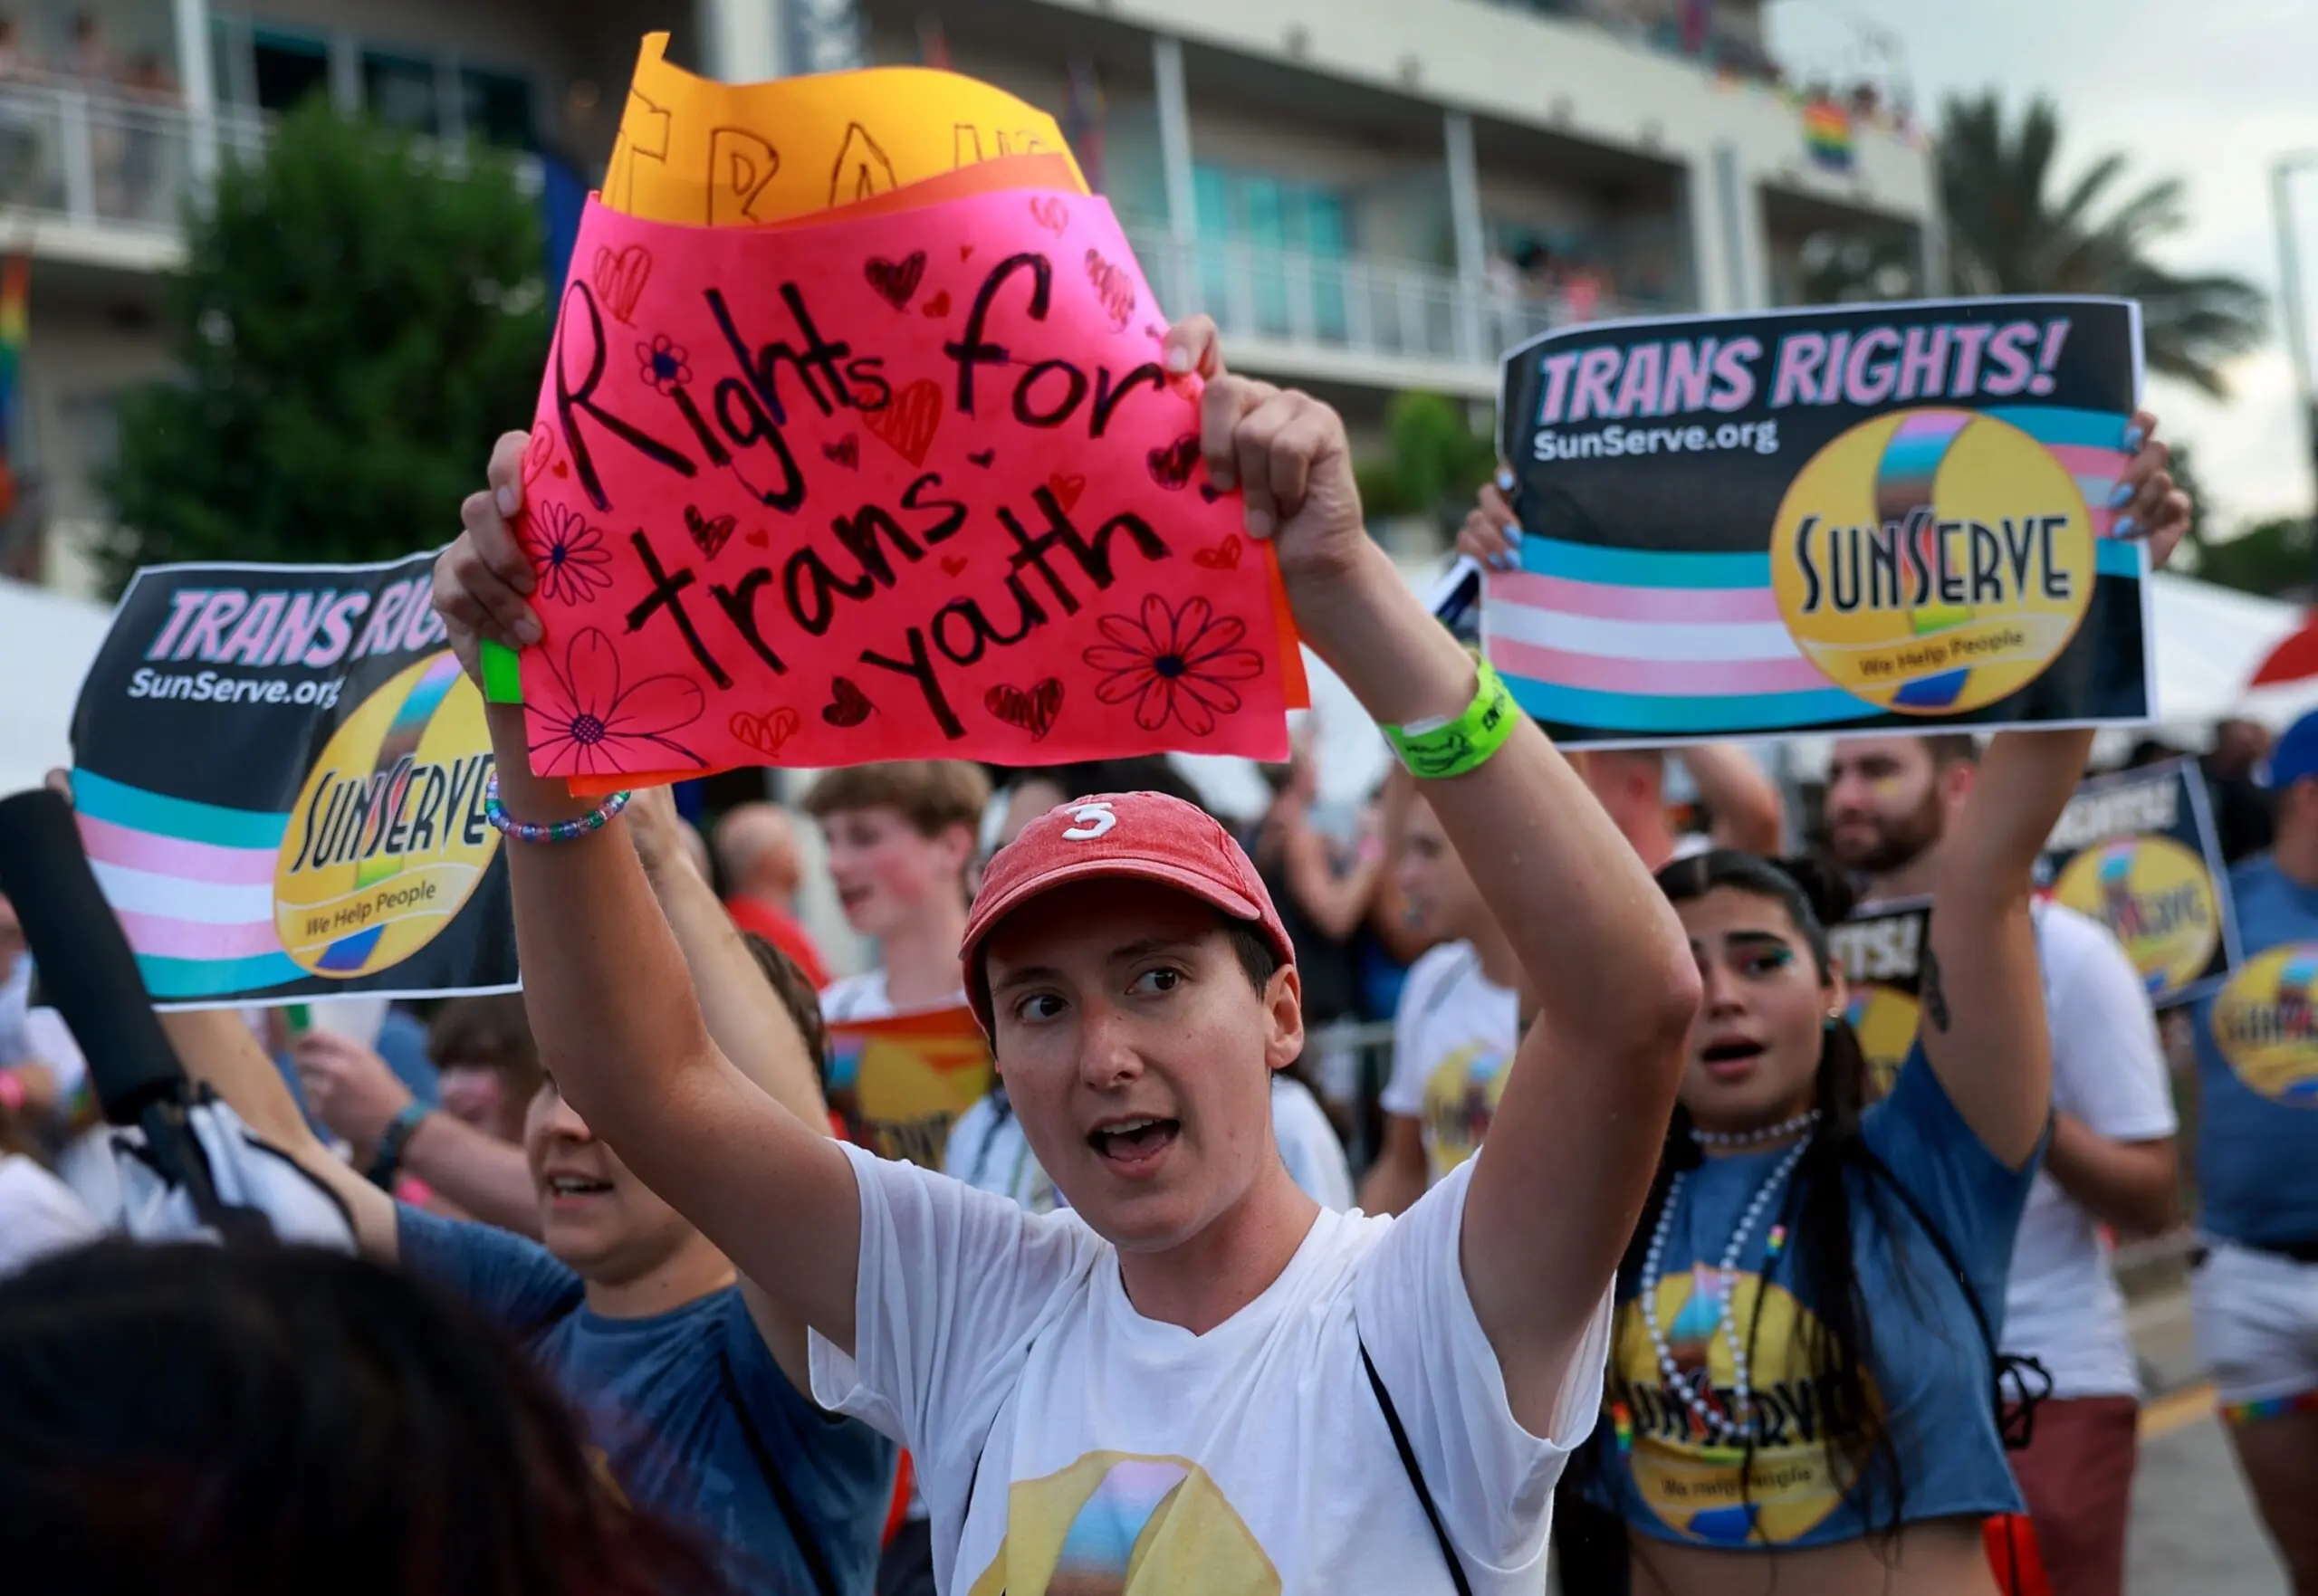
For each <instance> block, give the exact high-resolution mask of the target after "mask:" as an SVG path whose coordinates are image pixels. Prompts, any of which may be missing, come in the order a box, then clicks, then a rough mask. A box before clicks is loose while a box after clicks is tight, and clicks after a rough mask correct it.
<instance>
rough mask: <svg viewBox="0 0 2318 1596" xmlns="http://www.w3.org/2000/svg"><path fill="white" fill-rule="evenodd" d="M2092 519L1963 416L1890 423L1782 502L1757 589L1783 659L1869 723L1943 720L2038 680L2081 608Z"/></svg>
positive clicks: (1830, 460)
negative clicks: (1798, 658) (1872, 716)
mask: <svg viewBox="0 0 2318 1596" xmlns="http://www.w3.org/2000/svg"><path fill="white" fill-rule="evenodd" d="M2093 552H2094V550H2093V517H2092V515H2091V513H2090V512H2089V511H2087V510H2086V508H2085V504H2084V495H2083V492H2081V491H2080V490H2079V489H2078V487H2077V485H2076V479H2075V478H2074V476H2072V475H2071V474H2070V473H2069V472H2068V469H2067V468H2066V467H2065V466H2064V465H2062V464H2061V463H2060V462H2059V461H2058V460H2055V458H2054V457H2053V456H2052V454H2050V453H2049V452H2048V451H2046V449H2045V446H2044V445H2043V444H2039V443H2038V442H2036V440H2035V439H2034V438H2032V437H2030V436H2029V435H2027V434H2026V433H2024V432H2022V431H2020V430H2019V429H2018V428H2017V427H2015V426H2012V425H2008V424H2007V423H2005V422H2002V421H1998V420H1997V419H1995V418H1994V417H1992V416H1982V415H1978V414H1977V413H1975V412H1973V411H1969V410H1948V409H1927V410H1902V411H1897V412H1894V413H1892V414H1891V415H1888V416H1877V417H1876V418H1875V419H1874V420H1873V421H1866V422H1862V423H1861V424H1860V425H1857V426H1855V427H1853V428H1852V429H1851V430H1850V431H1849V432H1846V433H1844V435H1842V436H1841V437H1838V438H1836V439H1835V440H1834V442H1833V443H1831V444H1828V445H1827V446H1826V447H1825V448H1824V449H1822V450H1820V451H1819V453H1818V454H1815V455H1814V456H1813V457H1812V459H1811V463H1810V464H1807V465H1806V466H1805V467H1804V468H1803V470H1802V472H1801V473H1800V474H1798V475H1797V476H1796V479H1795V481H1794V482H1793V483H1791V484H1790V485H1789V486H1788V488H1787V491H1786V498H1785V499H1784V500H1782V501H1781V502H1780V503H1779V507H1778V520H1777V524H1776V526H1775V528H1774V530H1773V532H1772V539H1771V586H1772V588H1773V589H1774V590H1775V591H1776V593H1777V597H1778V607H1779V616H1780V618H1781V619H1783V620H1784V621H1785V622H1786V629H1787V633H1788V635H1789V636H1792V637H1793V638H1794V639H1795V642H1796V645H1797V646H1798V647H1800V648H1801V649H1802V650H1803V653H1804V654H1805V655H1806V657H1808V658H1809V659H1810V661H1811V663H1812V664H1815V665H1817V666H1818V667H1819V669H1820V670H1821V671H1822V672H1823V673H1825V675H1826V676H1827V679H1828V680H1829V681H1831V682H1833V683H1834V684H1835V685H1836V686H1838V687H1841V688H1843V689H1844V691H1846V692H1848V693H1853V694H1856V695H1857V696H1858V697H1860V698H1863V699H1864V700H1866V701H1867V702H1870V703H1872V704H1874V705H1875V706H1876V707H1877V708H1879V709H1883V710H1888V711H1891V712H1893V713H1895V714H1903V715H1951V714H1959V713H1962V712H1966V711H1968V710H1976V709H1979V708H1981V707H1982V706H1984V705H1987V704H1990V703H1994V702H1996V701H1997V700H1998V699H2000V698H2003V697H2005V696H2006V695H2007V694H2008V693H2016V692H2018V691H2019V690H2020V689H2021V688H2023V687H2026V685H2028V683H2031V682H2034V681H2035V679H2036V678H2037V677H2038V676H2040V675H2042V674H2044V671H2045V666H2046V665H2048V664H2051V663H2052V662H2053V660H2054V658H2055V656H2056V655H2059V653H2060V652H2061V650H2062V649H2064V648H2065V647H2066V646H2067V645H2068V640H2069V639H2070V638H2071V637H2073V636H2075V635H2076V628H2077V625H2078V623H2079V622H2081V621H2082V620H2083V618H2084V612H2085V608H2086V607H2087V606H2088V605H2089V604H2090V603H2091V602H2092V599H2093V576H2094V571H2093Z"/></svg>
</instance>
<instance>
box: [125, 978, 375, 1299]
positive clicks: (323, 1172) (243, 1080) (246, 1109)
mask: <svg viewBox="0 0 2318 1596" xmlns="http://www.w3.org/2000/svg"><path fill="white" fill-rule="evenodd" d="M160 1021H161V1029H162V1030H163V1031H164V1032H166V1033H167V1034H168V1038H169V1045H170V1046H172V1047H174V1048H176V1049H177V1060H178V1062H179V1063H181V1064H183V1065H184V1066H185V1073H186V1074H187V1075H190V1076H191V1077H192V1078H193V1079H195V1080H196V1081H199V1082H201V1083H203V1084H204V1085H207V1086H208V1087H209V1088H210V1090H212V1091H214V1092H216V1094H217V1095H218V1096H220V1097H222V1098H224V1099H225V1104H226V1106H227V1107H229V1108H231V1109H232V1110H233V1111H234V1112H235V1113H237V1114H239V1115H241V1116H242V1123H244V1124H245V1125H247V1126H248V1127H249V1128H250V1129H251V1130H252V1131H253V1132H256V1134H257V1137H258V1140H260V1141H261V1142H268V1143H270V1144H271V1145H273V1147H275V1148H278V1149H279V1150H280V1151H281V1152H283V1153H285V1154H287V1155H288V1156H289V1157H290V1158H291V1159H292V1161H295V1162H296V1163H297V1165H298V1167H299V1168H301V1169H302V1170H304V1171H306V1172H307V1173H308V1174H310V1175H311V1176H313V1177H314V1179H315V1180H320V1181H321V1183H322V1184H323V1185H324V1186H326V1187H328V1188H329V1189H330V1191H331V1192H333V1193H334V1194H336V1196H337V1198H338V1199H339V1200H340V1202H342V1203H344V1204H345V1205H346V1211H347V1213H348V1215H349V1216H350V1217H351V1219H353V1221H354V1240H355V1244H356V1245H357V1246H359V1247H360V1248H361V1249H362V1256H363V1257H367V1258H369V1259H371V1260H373V1261H374V1262H377V1263H381V1264H391V1263H393V1262H395V1261H396V1259H397V1257H398V1256H399V1254H400V1251H401V1248H400V1244H399V1243H398V1241H397V1239H396V1230H395V1202H394V1199H393V1198H391V1197H388V1195H387V1194H386V1193H385V1192H383V1191H381V1190H378V1188H377V1187H376V1186H373V1185H371V1184H370V1182H369V1181H368V1180H364V1179H363V1178H362V1177H361V1176H360V1175H359V1174H357V1173H355V1172H354V1171H352V1170H351V1169H350V1168H348V1167H347V1164H346V1161H345V1160H343V1159H341V1158H340V1157H339V1156H338V1155H337V1154H335V1153H333V1152H330V1149H329V1148H327V1147H324V1146H323V1145H322V1144H321V1141H320V1139H319V1138H317V1137H316V1136H315V1135H314V1133H313V1132H312V1131H311V1130H310V1129H308V1128H307V1125H306V1116H305V1115H303V1114H302V1113H299V1112H298V1104H297V1101H296V1099H294V1098H292V1096H291V1095H290V1086H289V1083H288V1082H286V1081H284V1080H283V1078H282V1072H281V1071H280V1070H277V1069H276V1068H274V1067H273V1060H272V1059H271V1058H268V1057H267V1056H265V1049H264V1048H263V1047H261V1046H258V1043H257V1038H256V1037H254V1036H252V1035H251V1034H250V1027H248V1026H247V1025H246V1024H244V1022H243V1019H242V1017H241V1015H240V1014H239V1013H238V1012H237V1011H236V1010H234V1009H231V1008H198V1009H185V1010H180V1011H178V1012H176V1013H171V1014H164V1015H162V1016H160Z"/></svg>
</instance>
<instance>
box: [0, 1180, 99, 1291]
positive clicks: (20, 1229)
mask: <svg viewBox="0 0 2318 1596" xmlns="http://www.w3.org/2000/svg"><path fill="white" fill-rule="evenodd" d="M103 1234H104V1228H103V1227H102V1226H101V1225H99V1224H98V1223H97V1222H96V1220H95V1219H91V1218H90V1216H89V1210H88V1209H86V1208H84V1207H82V1206H81V1199H79V1198H78V1197H75V1196H74V1195H73V1194H72V1188H71V1187H70V1186H67V1185H66V1184H65V1183H64V1182H63V1181H62V1180H58V1179H57V1178H56V1177H55V1176H54V1175H52V1174H50V1173H49V1172H48V1171H46V1170H44V1169H43V1168H41V1167H40V1165H38V1164H36V1163H34V1161H32V1160H31V1159H28V1158H26V1157H24V1155H23V1154H22V1153H15V1152H11V1153H6V1154H0V1275H13V1274H14V1273H15V1272H16V1271H17V1270H19V1269H23V1268H26V1267H28V1266H31V1265H33V1264H34V1263H37V1262H38V1261H39V1260H40V1259H41V1258H43V1257H46V1256H47V1255H48V1254H50V1253H53V1252H62V1251H64V1250H65V1249H67V1248H69V1247H80V1246H82V1245H83V1244H85V1243H88V1242H91V1241H94V1240H96V1239H97V1238H99V1237H101V1236H102V1235H103Z"/></svg>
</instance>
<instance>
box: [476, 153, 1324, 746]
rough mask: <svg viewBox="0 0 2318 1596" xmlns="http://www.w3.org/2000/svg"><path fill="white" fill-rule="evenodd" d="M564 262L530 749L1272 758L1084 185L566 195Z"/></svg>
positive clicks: (1243, 658) (1238, 634)
mask: <svg viewBox="0 0 2318 1596" xmlns="http://www.w3.org/2000/svg"><path fill="white" fill-rule="evenodd" d="M573 261H574V266H573V272H572V276H571V281H570V282H569V283H568V284H567V285H566V286H565V289H564V293H563V300H562V303H561V306H560V312H559V315H558V319H557V326H556V331H555V340H554V345H553V349H552V352H551V356H550V358H549V362H548V369H547V373H546V376H545V378H544V380H543V381H542V382H541V388H540V399H539V407H538V411H537V413H536V419H535V421H534V424H533V425H532V443H531V448H530V450H529V452H528V454H526V456H525V460H524V479H525V483H526V490H525V491H526V494H527V503H528V507H529V508H528V513H527V517H526V525H525V527H524V529H523V537H524V542H525V546H526V548H527V549H528V550H529V552H530V553H531V556H532V560H533V562H534V565H535V568H536V569H537V571H538V575H539V586H538V590H537V592H536V594H535V595H534V597H533V603H534V605H535V607H536V608H537V609H538V611H539V614H540V617H541V624H542V626H543V627H544V628H545V632H546V636H545V638H544V640H543V641H542V642H541V644H540V645H537V646H535V647H532V648H530V649H526V650H525V651H524V652H523V654H522V698H523V702H524V704H525V707H526V713H527V718H528V721H529V727H530V741H531V757H532V768H533V769H534V770H536V771H537V772H538V773H540V774H541V775H550V776H560V777H566V778H571V779H577V780H579V781H580V782H581V783H583V784H586V783H589V782H590V781H591V780H600V779H604V778H608V777H615V776H619V775H623V774H628V773H635V774H641V775H656V776H661V777H672V776H677V775H685V774H692V773H698V772H704V771H707V770H714V769H728V768H732V767H734V766H741V765H756V764H780V765H802V766H833V765H849V764H858V763H861V762H863V761H866V760H892V759H918V758H972V759H985V760H994V761H1000V762H1004V763H1011V764H1048V763H1058V762H1062V761H1066V760H1082V759H1092V758H1102V757H1110V756H1117V755H1125V754H1129V753H1146V752H1153V751H1157V750H1188V751H1198V752H1207V753H1230V754H1242V755H1248V756H1251V757H1255V758H1260V759H1278V758H1281V757H1284V756H1285V754H1286V752H1287V749H1288V737H1287V722H1286V714H1285V712H1286V709H1287V707H1288V704H1289V702H1292V700H1293V697H1294V695H1295V692H1296V688H1297V686H1298V683H1299V681H1300V678H1298V676H1297V675H1296V674H1295V664H1294V652H1293V641H1292V633H1291V632H1288V631H1287V630H1286V628H1285V626H1284V622H1283V615H1284V611H1283V610H1282V608H1281V607H1280V606H1279V602H1278V598H1277V594H1278V586H1279V585H1278V580H1277V577H1276V575H1275V573H1274V571H1273V569H1272V567H1271V564H1270V559H1269V550H1267V549H1265V548H1263V547H1262V546H1260V545H1258V544H1254V543H1251V542H1250V540H1248V539H1247V538H1246V536H1245V534H1244V533H1243V531H1242V530H1241V526H1240V503H1239V497H1238V495H1237V494H1236V493H1233V494H1221V493H1219V492H1217V491H1216V490H1215V489H1214V488H1213V486H1212V485H1211V484H1210V483H1208V481H1207V478H1206V473H1205V471H1204V468H1203V467H1202V464H1201V463H1200V458H1199V445H1198V414H1197V387H1196V385H1195V383H1194V382H1193V379H1190V378H1187V377H1174V378H1170V377H1169V376H1168V375H1167V373H1166V372H1165V371H1164V368H1163V367H1162V366H1161V364H1160V338H1161V335H1162V333H1163V332H1164V328H1165V322H1164V318H1163V317H1162V315H1161V312H1160V311H1159V308H1158V306H1157V304H1156V303H1155V302H1154V297H1153V295H1152V292H1151V289H1150V285H1149V284H1148V283H1146V282H1145V281H1144V279H1143V274H1142V272H1141V271H1140V270H1139V269H1138V267H1137V266H1136V264H1135V259H1134V257H1133V256H1132V254H1131V253H1129V252H1128V250H1127V246H1126V243H1125V238H1124V236H1123V235H1122V234H1121V233H1120V230H1119V226H1118V223H1117V221H1116V218H1115V217H1114V216H1113V215H1112V214H1111V211H1110V208H1109V206H1108V205H1105V204H1104V203H1103V202H1102V201H1100V200H1097V199H1092V198H1088V197H1087V196H1083V195H1077V194H1068V193H1059V192H1045V191H1025V190H1016V191H1011V192H1005V193H995V194H985V195H978V196H971V197H966V198H961V199H954V200H951V201H948V202H946V203H943V204H939V205H929V206H926V207H924V208H921V209H918V210H914V211H909V212H905V213H900V214H888V215H877V216H870V217H865V218H861V219H858V220H854V221H832V222H829V223H827V224H825V225H816V226H810V227H804V228H796V229H781V230H765V231H760V230H754V229H748V228H713V229H712V228H696V227H681V226H675V225H668V224H665V223H654V222H646V221H640V220H637V219H636V218H633V217H628V216H623V215H618V214H616V213H614V212H612V211H609V210H607V209H605V208H604V207H603V206H602V205H596V204H591V205H589V209H588V213H587V216H586V218H585V221H584V222H583V224H582V226H581V229H580V240H579V246H578V249H577V250H576V252H575V253H574V256H573ZM1284 655H1285V658H1286V661H1287V671H1288V674H1286V675H1284V674H1283V656H1284Z"/></svg>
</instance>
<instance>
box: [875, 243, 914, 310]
mask: <svg viewBox="0 0 2318 1596" xmlns="http://www.w3.org/2000/svg"><path fill="white" fill-rule="evenodd" d="M861 274H862V275H863V276H864V277H867V279H868V280H869V286H870V287H872V288H874V289H876V291H878V293H880V294H881V295H883V296H884V297H885V301H886V303H887V304H889V305H891V306H893V308H894V309H895V310H896V311H898V310H900V309H901V308H902V307H903V306H904V305H906V304H908V303H909V298H910V295H912V294H914V293H915V292H916V291H917V284H918V280H919V279H920V278H922V277H924V275H925V252H924V250H922V249H916V250H912V251H910V253H909V254H908V256H907V257H906V258H905V259H903V260H899V261H887V260H882V259H872V260H871V261H870V263H868V264H867V265H866V266H864V267H862V268H861Z"/></svg>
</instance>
